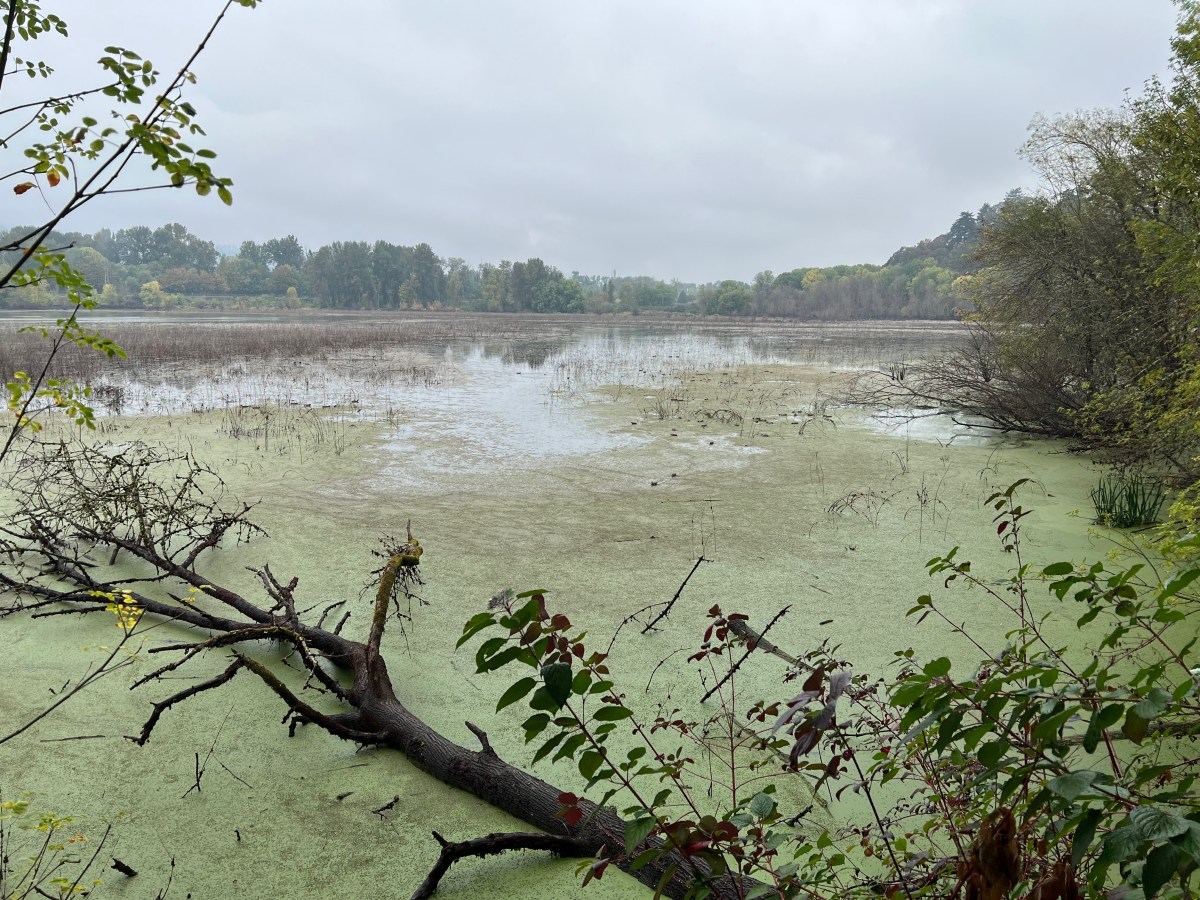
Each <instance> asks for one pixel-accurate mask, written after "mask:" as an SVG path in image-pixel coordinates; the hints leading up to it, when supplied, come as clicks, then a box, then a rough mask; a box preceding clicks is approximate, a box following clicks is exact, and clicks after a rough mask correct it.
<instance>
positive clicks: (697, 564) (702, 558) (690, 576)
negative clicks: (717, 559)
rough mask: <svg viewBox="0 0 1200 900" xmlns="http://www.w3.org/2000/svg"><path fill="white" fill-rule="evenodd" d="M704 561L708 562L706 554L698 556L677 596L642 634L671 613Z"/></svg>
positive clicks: (676, 593)
mask: <svg viewBox="0 0 1200 900" xmlns="http://www.w3.org/2000/svg"><path fill="white" fill-rule="evenodd" d="M702 562H708V559H707V558H706V557H704V556H697V557H696V564H695V565H694V566H692V571H690V572H688V573H687V578H685V579H683V583H682V584H680V585H679V590H677V591H676V592H675V596H674V597H672V598H671V599H670V600H669V601H668V602H667V605H666V607H665V608H664V609H663V611H662V612H660V613H659V614H658V615H657V616H655V617H654V620H653V621H651V622H650V624H649V625H647V626H646V627H645V628H643V629H642V634H645V633H646V632H647V631H650V630H651V629H652V628H653V627H654V626H655V625H657V624H658V623H659V622H661V621H662V620H663V619H665V618H666V617H667V615H668V614H670V612H671V608H672V607H673V606H674V605H675V601H676V600H678V599H679V597H680V595H681V594H683V589H684V588H685V587H687V583H688V582H689V581H691V580H692V576H693V575H695V574H696V570H697V569H698V568H700V563H702Z"/></svg>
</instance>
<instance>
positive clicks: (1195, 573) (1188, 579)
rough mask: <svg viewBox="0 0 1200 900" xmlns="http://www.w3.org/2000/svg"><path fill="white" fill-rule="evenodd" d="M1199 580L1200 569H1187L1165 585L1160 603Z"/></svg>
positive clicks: (1159, 596) (1160, 596)
mask: <svg viewBox="0 0 1200 900" xmlns="http://www.w3.org/2000/svg"><path fill="white" fill-rule="evenodd" d="M1197 578H1200V569H1185V570H1184V571H1182V572H1178V573H1176V574H1175V575H1173V576H1171V578H1170V579H1168V581H1167V583H1166V584H1164V585H1163V590H1162V593H1161V594H1159V595H1158V599H1159V602H1161V601H1163V600H1166V599H1167V598H1168V597H1174V596H1175V595H1176V594H1178V593H1179V592H1180V591H1182V590H1183V589H1184V588H1185V587H1187V586H1188V585H1189V584H1191V583H1192V582H1193V581H1195V580H1196V579H1197Z"/></svg>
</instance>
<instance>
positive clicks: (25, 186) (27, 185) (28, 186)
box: [13, 181, 36, 194]
mask: <svg viewBox="0 0 1200 900" xmlns="http://www.w3.org/2000/svg"><path fill="white" fill-rule="evenodd" d="M34 187H36V185H34V183H33V182H32V181H24V182H22V183H21V184H18V185H17V186H16V187H15V188H13V193H14V194H23V193H25V192H26V191H29V190H32V189H33V188H34Z"/></svg>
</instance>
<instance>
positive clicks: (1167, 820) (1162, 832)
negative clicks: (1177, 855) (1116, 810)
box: [1129, 806, 1190, 842]
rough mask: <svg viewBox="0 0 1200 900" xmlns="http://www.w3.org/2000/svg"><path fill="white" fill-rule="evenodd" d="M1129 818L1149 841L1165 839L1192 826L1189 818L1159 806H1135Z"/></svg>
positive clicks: (1139, 832)
mask: <svg viewBox="0 0 1200 900" xmlns="http://www.w3.org/2000/svg"><path fill="white" fill-rule="evenodd" d="M1129 820H1130V821H1131V822H1133V827H1134V828H1136V829H1137V832H1138V834H1139V835H1141V837H1142V838H1144V839H1145V840H1147V841H1155V842H1157V841H1165V840H1168V839H1170V838H1173V837H1175V836H1177V835H1180V834H1183V833H1184V832H1185V831H1187V830H1188V828H1189V827H1190V825H1189V823H1188V820H1187V819H1185V818H1184V817H1183V816H1177V815H1175V814H1174V813H1172V812H1168V811H1167V810H1165V809H1162V808H1161V807H1158V806H1135V807H1134V808H1133V809H1132V810H1130V812H1129Z"/></svg>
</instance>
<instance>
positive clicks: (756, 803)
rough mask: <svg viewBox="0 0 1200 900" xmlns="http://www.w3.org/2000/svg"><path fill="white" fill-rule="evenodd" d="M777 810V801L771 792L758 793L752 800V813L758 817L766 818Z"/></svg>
mask: <svg viewBox="0 0 1200 900" xmlns="http://www.w3.org/2000/svg"><path fill="white" fill-rule="evenodd" d="M774 811H775V801H774V799H772V798H771V796H770V794H764V793H761V792H760V793H757V794H755V795H754V797H753V798H752V799H751V800H750V815H752V816H754V818H756V819H765V818H766V817H767V816H769V815H770V814H771V813H773V812H774Z"/></svg>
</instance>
